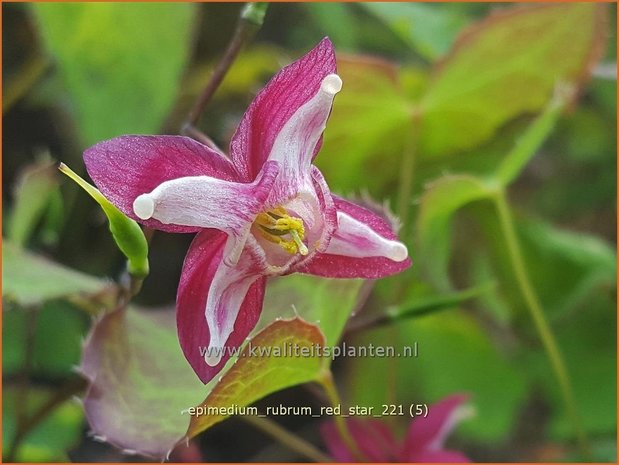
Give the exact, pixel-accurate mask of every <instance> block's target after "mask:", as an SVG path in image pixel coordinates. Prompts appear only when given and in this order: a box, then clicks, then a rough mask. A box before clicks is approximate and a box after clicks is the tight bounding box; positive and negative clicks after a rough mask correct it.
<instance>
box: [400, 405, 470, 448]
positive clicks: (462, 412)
mask: <svg viewBox="0 0 619 465" xmlns="http://www.w3.org/2000/svg"><path fill="white" fill-rule="evenodd" d="M467 400H468V396H467V395H466V394H457V395H453V396H450V397H447V398H445V399H443V400H442V401H440V402H437V403H436V404H433V405H430V406H429V407H428V416H427V417H425V418H424V417H416V418H415V419H413V421H411V424H410V427H409V429H408V432H407V433H406V438H405V440H404V447H403V452H402V454H403V456H402V459H403V460H412V458H413V457H415V456H418V455H419V454H424V453H426V452H431V451H440V450H441V449H442V447H443V443H444V442H445V439H446V437H447V435H448V434H449V433H450V432H451V431H452V430H453V428H454V427H455V426H456V425H457V424H458V423H459V422H460V420H462V419H463V418H465V417H466V416H468V413H469V410H468V409H466V408H463V407H464V406H463V404H464V403H465V402H466V401H467Z"/></svg>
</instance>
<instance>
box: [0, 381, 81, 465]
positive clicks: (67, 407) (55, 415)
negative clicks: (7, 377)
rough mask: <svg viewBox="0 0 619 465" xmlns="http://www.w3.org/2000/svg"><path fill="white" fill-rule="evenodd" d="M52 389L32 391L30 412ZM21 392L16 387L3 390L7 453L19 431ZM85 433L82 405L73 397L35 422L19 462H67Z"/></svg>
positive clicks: (44, 399) (3, 437) (18, 457)
mask: <svg viewBox="0 0 619 465" xmlns="http://www.w3.org/2000/svg"><path fill="white" fill-rule="evenodd" d="M51 395H52V394H51V393H48V392H47V391H45V390H43V389H33V388H31V389H30V390H29V391H28V402H27V404H26V412H27V413H29V414H32V413H33V412H34V411H35V410H37V409H38V408H40V407H41V405H43V404H44V403H45V402H46V401H47V399H48V398H49V397H50V396H51ZM18 399H19V395H18V393H17V392H16V389H15V388H12V387H5V388H4V390H3V392H2V445H3V450H2V453H3V455H4V454H6V453H7V452H8V450H7V447H8V446H9V445H10V444H11V440H12V438H13V436H14V435H15V429H16V418H15V414H16V413H15V407H16V406H17V401H18ZM81 436H82V409H81V407H80V406H79V405H77V404H76V403H75V402H73V401H72V400H68V401H66V402H64V403H63V404H61V405H60V406H59V407H58V408H56V409H55V410H54V411H53V412H51V413H50V414H49V416H47V417H46V418H45V419H43V420H42V421H41V423H39V424H38V425H37V426H35V427H34V428H33V429H32V431H31V432H30V433H28V435H26V437H25V438H24V440H23V442H22V444H21V446H20V447H19V449H18V451H17V457H16V460H17V461H18V462H31V463H33V462H67V461H68V460H69V458H68V457H67V450H69V449H71V448H73V447H74V446H75V445H77V443H78V442H79V440H80V438H81Z"/></svg>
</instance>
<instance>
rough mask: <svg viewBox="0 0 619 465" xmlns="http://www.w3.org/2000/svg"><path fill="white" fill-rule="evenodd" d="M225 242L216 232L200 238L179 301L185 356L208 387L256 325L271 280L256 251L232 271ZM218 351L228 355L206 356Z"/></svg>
mask: <svg viewBox="0 0 619 465" xmlns="http://www.w3.org/2000/svg"><path fill="white" fill-rule="evenodd" d="M225 243H226V235H225V234H224V233H222V232H220V231H217V230H213V229H207V230H204V231H203V232H201V233H200V234H198V235H197V236H196V238H195V239H194V241H193V242H192V244H191V247H190V248H189V252H188V253H187V256H186V257H185V263H184V264H183V271H182V274H181V280H180V284H179V287H178V293H177V298H176V307H177V313H176V322H177V329H178V337H179V341H180V344H181V347H182V349H183V353H184V354H185V357H186V358H187V360H188V361H189V363H190V364H191V366H192V367H193V369H194V371H195V372H196V374H197V375H198V377H199V378H200V379H201V380H202V382H204V383H205V384H206V383H207V382H209V381H210V380H211V379H212V378H213V377H214V376H215V375H216V374H217V373H219V371H221V369H222V368H223V367H224V365H225V363H226V361H227V360H228V359H229V358H230V355H231V352H230V351H231V350H233V349H235V348H237V347H239V346H240V345H241V344H243V342H244V340H245V338H246V337H247V336H248V335H249V333H250V331H251V330H252V329H253V328H254V327H255V326H256V323H257V322H258V318H259V316H260V312H261V310H262V301H263V299H264V289H265V284H266V279H265V278H264V277H262V276H261V274H260V272H261V264H260V263H259V261H260V259H259V258H258V257H256V256H255V255H254V254H253V253H252V250H251V248H250V247H251V246H250V245H247V246H246V249H245V253H243V254H242V256H241V259H240V260H239V263H238V264H237V265H236V266H234V267H229V266H227V265H225V264H224V263H223V261H222V256H223V253H224V248H225ZM214 346H216V347H218V348H219V349H222V348H225V350H223V349H222V350H220V351H217V352H210V353H209V352H205V351H207V348H212V347H214ZM206 359H209V360H208V363H207V360H206ZM217 359H219V360H217Z"/></svg>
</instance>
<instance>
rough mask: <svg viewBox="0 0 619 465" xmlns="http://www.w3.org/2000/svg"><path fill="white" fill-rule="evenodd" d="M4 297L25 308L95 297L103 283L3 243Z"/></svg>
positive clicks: (8, 243) (101, 288)
mask: <svg viewBox="0 0 619 465" xmlns="http://www.w3.org/2000/svg"><path fill="white" fill-rule="evenodd" d="M2 284H3V285H2V297H3V299H7V300H8V301H15V302H17V303H19V304H21V305H37V304H40V303H42V302H44V301H46V300H51V299H57V298H60V297H67V296H73V295H80V294H95V293H97V292H100V291H102V290H103V289H105V288H106V287H107V286H108V283H106V282H105V281H103V280H100V279H97V278H94V277H92V276H89V275H86V274H83V273H80V272H78V271H75V270H72V269H70V268H67V267H65V266H62V265H60V264H58V263H54V262H52V261H50V260H47V259H45V258H43V257H40V256H37V255H34V254H32V253H30V252H27V251H26V250H22V249H20V248H19V247H16V246H15V245H13V244H11V243H10V242H8V241H6V240H5V241H3V243H2Z"/></svg>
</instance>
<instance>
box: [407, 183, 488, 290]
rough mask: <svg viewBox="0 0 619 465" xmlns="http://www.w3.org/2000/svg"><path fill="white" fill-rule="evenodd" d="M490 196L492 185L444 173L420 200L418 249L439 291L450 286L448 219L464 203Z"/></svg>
mask: <svg viewBox="0 0 619 465" xmlns="http://www.w3.org/2000/svg"><path fill="white" fill-rule="evenodd" d="M491 196H492V187H491V186H490V185H488V184H487V183H486V182H484V181H482V180H480V179H478V178H475V177H473V176H467V175H450V176H444V177H442V178H440V179H439V180H437V181H435V182H434V183H432V184H431V185H430V186H429V187H428V189H427V190H426V192H425V193H424V195H423V197H422V200H421V209H420V212H419V217H418V221H419V224H418V233H419V250H420V254H421V255H422V259H421V260H422V263H423V266H425V267H426V270H427V273H428V276H429V277H430V280H431V281H432V282H433V283H435V284H436V286H437V287H438V288H439V289H441V290H443V291H444V290H447V289H449V287H450V284H449V273H448V264H449V263H448V261H449V257H450V245H449V239H450V220H451V218H452V216H453V215H454V214H455V213H456V211H458V210H459V209H461V208H462V207H464V206H465V205H467V204H469V203H471V202H474V201H477V200H482V199H488V198H490V197H491Z"/></svg>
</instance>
